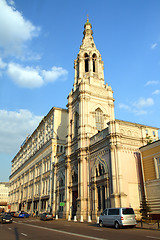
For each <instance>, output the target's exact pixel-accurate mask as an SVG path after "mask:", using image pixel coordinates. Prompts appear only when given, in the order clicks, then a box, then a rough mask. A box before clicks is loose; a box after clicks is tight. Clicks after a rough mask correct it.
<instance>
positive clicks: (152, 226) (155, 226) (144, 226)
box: [136, 221, 160, 231]
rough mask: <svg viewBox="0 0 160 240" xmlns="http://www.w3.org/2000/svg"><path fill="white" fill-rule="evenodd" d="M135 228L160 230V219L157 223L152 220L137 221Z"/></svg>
mask: <svg viewBox="0 0 160 240" xmlns="http://www.w3.org/2000/svg"><path fill="white" fill-rule="evenodd" d="M136 228H141V229H150V230H157V231H160V221H159V223H158V222H157V221H152V222H144V221H143V222H137V226H136Z"/></svg>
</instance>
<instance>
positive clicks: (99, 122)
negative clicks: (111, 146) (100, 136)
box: [95, 108, 103, 131]
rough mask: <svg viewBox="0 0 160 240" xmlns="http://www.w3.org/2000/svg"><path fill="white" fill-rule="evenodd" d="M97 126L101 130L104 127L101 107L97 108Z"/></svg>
mask: <svg viewBox="0 0 160 240" xmlns="http://www.w3.org/2000/svg"><path fill="white" fill-rule="evenodd" d="M95 112H96V128H97V130H98V131H101V130H102V128H103V112H102V110H101V109H100V108H97V109H96V111H95Z"/></svg>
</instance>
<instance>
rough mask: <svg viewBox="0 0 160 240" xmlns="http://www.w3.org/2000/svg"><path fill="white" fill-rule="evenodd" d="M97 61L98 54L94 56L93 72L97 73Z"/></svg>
mask: <svg viewBox="0 0 160 240" xmlns="http://www.w3.org/2000/svg"><path fill="white" fill-rule="evenodd" d="M96 59H97V56H96V54H95V53H94V54H93V56H92V62H93V72H96Z"/></svg>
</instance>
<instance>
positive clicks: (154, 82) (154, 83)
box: [146, 80, 159, 86]
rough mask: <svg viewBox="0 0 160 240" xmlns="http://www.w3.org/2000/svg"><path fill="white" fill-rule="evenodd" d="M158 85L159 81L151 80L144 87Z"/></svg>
mask: <svg viewBox="0 0 160 240" xmlns="http://www.w3.org/2000/svg"><path fill="white" fill-rule="evenodd" d="M158 83H159V81H155V80H153V81H148V82H147V83H146V86H148V85H157V84H158Z"/></svg>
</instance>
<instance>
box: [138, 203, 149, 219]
mask: <svg viewBox="0 0 160 240" xmlns="http://www.w3.org/2000/svg"><path fill="white" fill-rule="evenodd" d="M150 212H151V209H150V207H149V204H148V202H147V201H146V200H145V199H144V200H142V201H141V203H140V213H141V214H142V219H148V218H149V213H150Z"/></svg>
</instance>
